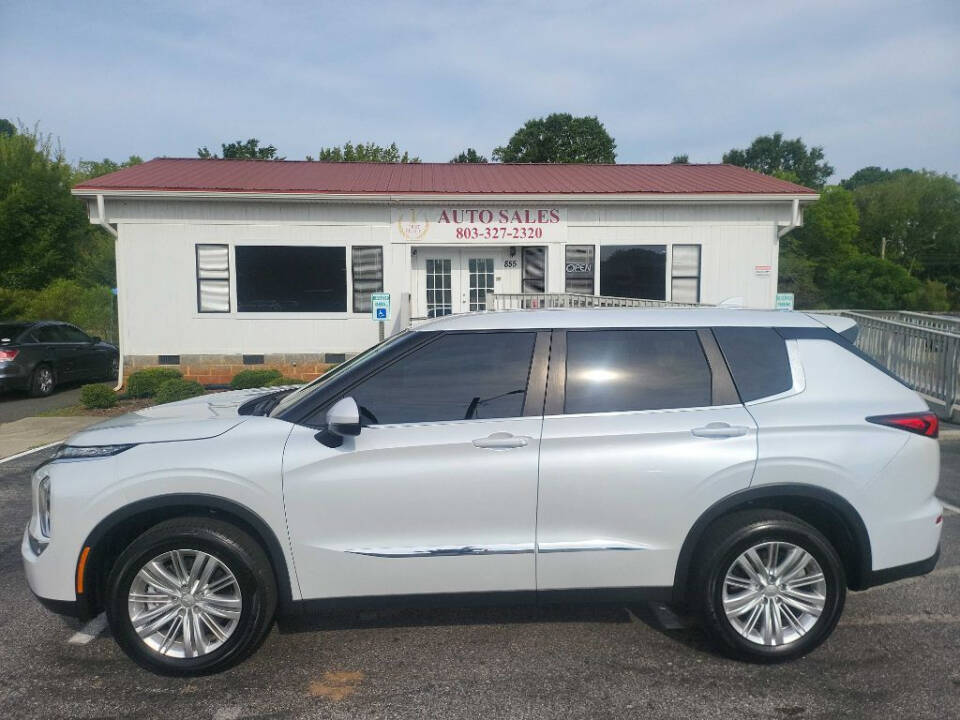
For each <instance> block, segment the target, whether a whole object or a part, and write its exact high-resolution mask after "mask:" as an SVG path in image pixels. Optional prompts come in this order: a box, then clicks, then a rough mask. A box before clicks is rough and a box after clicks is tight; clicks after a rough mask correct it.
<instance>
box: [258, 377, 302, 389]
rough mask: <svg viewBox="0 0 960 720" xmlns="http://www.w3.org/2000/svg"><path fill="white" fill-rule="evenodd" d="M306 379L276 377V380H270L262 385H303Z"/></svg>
mask: <svg viewBox="0 0 960 720" xmlns="http://www.w3.org/2000/svg"><path fill="white" fill-rule="evenodd" d="M305 382H306V380H301V379H299V378H292V377H278V378H277V379H276V380H271V381H270V382H268V383H267V384H266V385H265V386H264V387H280V386H281V385H303V384H304V383H305Z"/></svg>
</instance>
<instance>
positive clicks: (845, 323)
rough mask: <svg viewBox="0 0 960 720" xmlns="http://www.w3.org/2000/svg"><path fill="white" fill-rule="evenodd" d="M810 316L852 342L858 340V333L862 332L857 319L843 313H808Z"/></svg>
mask: <svg viewBox="0 0 960 720" xmlns="http://www.w3.org/2000/svg"><path fill="white" fill-rule="evenodd" d="M807 315H808V316H810V317H811V318H813V319H814V320H816V321H817V322H818V323H820V324H822V325H826V326H827V327H828V328H830V329H831V330H833V331H834V332H835V333H837V334H838V335H840V337H842V338H845V339H846V340H849V341H850V342H851V343H855V342H856V341H857V335H859V334H860V326H859V325H857V321H856V320H852V319H851V318H848V317H843V316H842V315H827V314H825V313H807Z"/></svg>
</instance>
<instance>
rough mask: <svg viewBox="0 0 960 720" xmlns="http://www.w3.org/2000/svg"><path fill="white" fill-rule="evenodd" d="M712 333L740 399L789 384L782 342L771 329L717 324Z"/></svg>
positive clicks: (767, 393)
mask: <svg viewBox="0 0 960 720" xmlns="http://www.w3.org/2000/svg"><path fill="white" fill-rule="evenodd" d="M713 335H714V337H716V338H717V343H718V344H719V345H720V350H721V351H722V352H723V357H724V359H725V360H726V361H727V366H728V367H729V368H730V374H731V375H732V376H733V382H734V383H735V384H736V386H737V391H738V392H739V393H740V399H741V400H742V401H743V402H750V401H751V400H759V399H760V398H764V397H769V396H771V395H779V394H780V393H782V392H786V391H787V390H789V389H790V388H791V387H793V374H792V373H791V372H790V358H789V357H788V356H787V345H786V342H785V341H784V339H783V338H782V337H781V336H780V334H779V333H778V332H777V331H776V330H774V329H773V328H758V327H742V328H741V327H718V328H714V329H713Z"/></svg>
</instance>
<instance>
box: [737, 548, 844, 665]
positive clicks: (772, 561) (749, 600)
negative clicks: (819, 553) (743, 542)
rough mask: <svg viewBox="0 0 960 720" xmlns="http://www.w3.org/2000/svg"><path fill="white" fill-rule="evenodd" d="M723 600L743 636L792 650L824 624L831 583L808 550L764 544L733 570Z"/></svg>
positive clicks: (748, 552) (744, 555) (739, 560)
mask: <svg viewBox="0 0 960 720" xmlns="http://www.w3.org/2000/svg"><path fill="white" fill-rule="evenodd" d="M722 600H723V611H724V613H725V614H726V617H727V620H728V621H729V623H730V625H731V626H732V627H733V629H734V630H736V631H737V633H739V634H740V635H741V636H742V637H744V638H746V639H747V640H749V641H750V642H753V643H756V644H758V645H768V646H778V645H788V644H790V643H793V642H796V641H797V640H799V639H800V638H802V637H803V636H804V635H806V634H807V633H808V632H809V631H810V629H811V628H813V626H814V625H815V624H816V623H817V621H818V620H819V619H820V616H821V614H822V613H823V610H824V607H825V605H826V601H827V583H826V579H825V577H824V573H823V569H822V568H821V567H820V564H819V563H818V562H817V560H816V559H815V558H814V557H813V555H811V554H810V553H809V552H807V551H806V550H804V549H803V548H801V547H799V546H797V545H793V544H791V543H787V542H764V543H760V544H757V545H754V546H753V547H751V548H749V549H748V550H746V551H745V552H743V553H741V554H740V556H739V557H737V558H736V560H734V561H733V563H732V564H731V565H730V567H729V568H728V570H727V573H726V576H725V577H724V580H723V593H722Z"/></svg>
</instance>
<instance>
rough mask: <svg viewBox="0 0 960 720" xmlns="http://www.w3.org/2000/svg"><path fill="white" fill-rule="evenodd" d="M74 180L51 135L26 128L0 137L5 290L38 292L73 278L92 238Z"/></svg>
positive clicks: (0, 253) (0, 248) (0, 259)
mask: <svg viewBox="0 0 960 720" xmlns="http://www.w3.org/2000/svg"><path fill="white" fill-rule="evenodd" d="M72 175H73V169H72V168H71V167H70V165H69V164H68V163H67V161H66V159H65V158H64V154H63V151H62V150H61V149H60V148H56V149H55V148H54V147H53V143H52V140H51V138H50V136H44V135H41V134H40V133H39V131H38V130H37V129H33V130H30V129H27V128H23V127H21V128H20V131H19V132H18V133H17V134H10V135H8V134H0V286H2V287H5V288H10V289H39V288H42V287H44V286H45V285H47V284H48V283H49V282H50V281H51V280H53V279H54V278H58V277H67V276H69V275H70V274H71V273H72V271H73V267H74V263H75V259H76V255H77V249H78V248H79V247H80V246H81V245H82V244H83V243H84V242H85V241H86V240H87V239H88V238H89V236H90V224H89V221H88V219H87V213H86V211H85V209H84V206H83V203H82V202H80V201H79V200H78V199H77V198H75V197H73V196H72V195H70V187H71V180H72Z"/></svg>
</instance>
